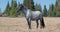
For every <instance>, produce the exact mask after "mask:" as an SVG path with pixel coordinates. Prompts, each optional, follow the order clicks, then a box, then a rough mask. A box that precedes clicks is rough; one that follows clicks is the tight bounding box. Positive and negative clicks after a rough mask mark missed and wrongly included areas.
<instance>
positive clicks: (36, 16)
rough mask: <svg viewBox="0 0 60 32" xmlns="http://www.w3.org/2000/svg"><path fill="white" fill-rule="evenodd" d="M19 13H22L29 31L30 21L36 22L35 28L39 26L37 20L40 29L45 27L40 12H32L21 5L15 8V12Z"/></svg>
mask: <svg viewBox="0 0 60 32" xmlns="http://www.w3.org/2000/svg"><path fill="white" fill-rule="evenodd" d="M19 11H22V12H23V13H24V15H25V18H26V20H27V23H28V27H29V29H31V20H32V21H33V20H36V24H37V28H38V25H39V23H38V20H40V25H41V26H40V27H41V28H44V27H45V23H44V19H43V15H42V13H41V12H40V11H32V10H30V9H28V8H27V7H25V6H24V5H22V4H21V5H20V6H18V8H17V12H19Z"/></svg>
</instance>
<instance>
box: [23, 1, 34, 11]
mask: <svg viewBox="0 0 60 32" xmlns="http://www.w3.org/2000/svg"><path fill="white" fill-rule="evenodd" d="M23 4H24V5H25V6H26V7H27V8H29V9H31V10H35V6H34V2H33V0H24V2H23Z"/></svg>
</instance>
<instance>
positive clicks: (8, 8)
mask: <svg viewBox="0 0 60 32" xmlns="http://www.w3.org/2000/svg"><path fill="white" fill-rule="evenodd" d="M4 14H6V16H9V15H10V6H9V2H8V3H7V6H6V9H5V11H4Z"/></svg>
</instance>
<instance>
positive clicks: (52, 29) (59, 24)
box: [0, 17, 60, 32]
mask: <svg viewBox="0 0 60 32" xmlns="http://www.w3.org/2000/svg"><path fill="white" fill-rule="evenodd" d="M44 21H45V25H46V27H45V28H44V32H60V17H44ZM39 23H40V21H39ZM31 24H32V30H31V31H32V32H40V31H42V30H41V29H40V25H39V28H38V29H37V28H36V22H35V21H32V23H31ZM0 32H29V29H28V25H27V21H26V19H25V17H21V18H9V17H0Z"/></svg>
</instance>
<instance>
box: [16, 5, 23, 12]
mask: <svg viewBox="0 0 60 32" xmlns="http://www.w3.org/2000/svg"><path fill="white" fill-rule="evenodd" d="M23 9H24V5H22V4H20V5H19V6H18V8H17V11H18V12H19V11H21V10H23Z"/></svg>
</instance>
